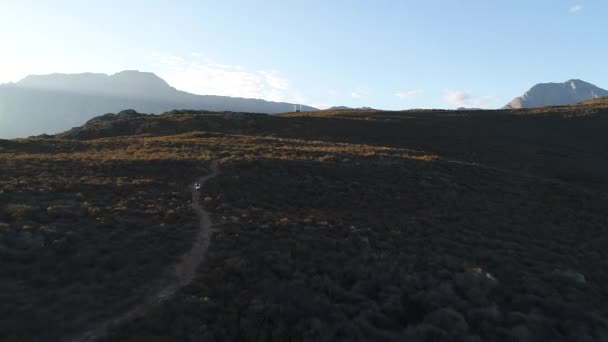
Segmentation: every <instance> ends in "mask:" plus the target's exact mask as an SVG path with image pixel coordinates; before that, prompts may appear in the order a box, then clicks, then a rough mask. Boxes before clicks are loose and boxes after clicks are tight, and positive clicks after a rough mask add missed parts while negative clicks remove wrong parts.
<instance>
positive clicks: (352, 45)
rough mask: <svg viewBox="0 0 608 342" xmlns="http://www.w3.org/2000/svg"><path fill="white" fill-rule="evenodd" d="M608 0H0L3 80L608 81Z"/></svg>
mask: <svg viewBox="0 0 608 342" xmlns="http://www.w3.org/2000/svg"><path fill="white" fill-rule="evenodd" d="M607 17H608V2H607V1H604V0H595V1H591V0H589V1H576V0H575V1H565V0H553V1H549V0H527V1H523V0H514V1H511V0H510V1H507V0H504V1H491V0H484V1H481V0H470V1H464V0H462V1H455V0H453V1H451V0H443V1H438V0H435V1H432V0H431V1H429V0H427V1H405V0H404V1H397V0H393V1H388V0H375V1H371V0H370V1H342V0H337V1H327V0H326V1H317V0H307V1H286V0H283V1H275V0H267V1H244V0H241V1H236V0H232V1H231V0H222V1H219V0H218V1H151V0H147V1H126V0H123V1H108V0H106V1H60V0H59V1H50V0H49V1H28V0H20V1H14V0H0V44H2V47H1V49H0V51H1V52H0V83H2V82H8V81H17V80H19V79H20V78H22V77H23V76H25V75H27V74H43V73H50V72H85V71H90V72H104V73H110V74H111V73H115V72H118V71H121V70H124V69H137V70H142V71H152V72H155V73H157V74H158V75H159V76H161V77H163V78H165V79H166V80H167V81H168V82H169V83H170V84H171V85H173V86H175V87H176V88H178V89H183V90H187V91H191V92H195V93H202V94H219V95H231V96H244V97H261V98H266V99H270V100H288V101H295V102H303V103H306V104H310V105H319V106H321V105H324V106H327V105H349V106H372V107H377V108H386V109H407V108H420V107H424V108H431V107H432V108H454V107H457V106H460V105H462V106H476V107H477V106H480V107H500V106H502V105H504V104H505V103H507V102H508V101H510V100H511V99H512V98H513V97H515V96H518V95H520V94H521V93H523V92H524V91H525V90H527V89H528V88H529V87H530V86H532V85H534V84H535V83H538V82H563V81H566V80H568V79H571V78H580V79H583V80H585V81H588V82H591V83H594V84H596V85H597V86H600V87H603V88H608V67H607V66H606V65H607V64H606V63H607V62H606V59H607V57H608V44H606V37H607V36H608V25H606V18H607Z"/></svg>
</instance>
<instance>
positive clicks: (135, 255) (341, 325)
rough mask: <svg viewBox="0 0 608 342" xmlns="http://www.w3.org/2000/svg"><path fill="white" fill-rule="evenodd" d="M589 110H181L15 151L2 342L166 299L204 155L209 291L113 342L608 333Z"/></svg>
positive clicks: (603, 222)
mask: <svg viewBox="0 0 608 342" xmlns="http://www.w3.org/2000/svg"><path fill="white" fill-rule="evenodd" d="M586 106H590V105H586ZM589 108H591V109H589ZM589 108H586V109H580V110H581V111H593V110H594V111H595V112H593V113H591V114H589V113H587V112H585V113H587V114H585V115H578V114H576V110H578V109H576V110H572V109H571V112H572V113H573V115H571V116H568V115H565V114H564V113H563V112H562V109H554V112H551V113H546V112H544V111H543V110H538V111H535V112H534V111H532V112H530V113H527V114H526V113H523V111H522V112H516V113H510V114H509V113H503V112H491V113H490V114H488V115H487V116H484V115H486V114H485V113H483V112H433V111H429V112H377V111H356V112H348V111H340V112H335V113H333V112H329V113H327V112H326V113H324V112H321V113H318V114H314V115H304V114H297V115H287V116H280V117H266V116H259V115H246V114H243V115H230V116H226V115H222V114H214V113H203V114H199V113H197V112H174V113H168V114H166V115H162V116H160V117H154V116H150V117H135V118H133V119H121V120H120V121H111V118H112V117H111V116H110V117H109V119H107V120H110V121H109V122H113V124H112V125H111V126H112V128H111V129H110V128H108V127H106V126H108V124H107V122H106V121H107V120H106V119H101V120H96V121H94V122H93V123H92V124H91V126H84V127H82V128H80V129H75V130H72V131H70V132H67V133H65V134H62V135H59V136H56V137H41V138H34V139H26V140H14V141H2V142H0V149H1V150H0V173H1V174H2V178H0V262H1V263H2V268H1V269H0V290H1V291H0V296H1V297H2V298H0V301H1V302H2V303H3V305H2V307H1V308H0V310H1V312H0V317H2V318H1V319H0V340H2V341H5V340H6V341H36V340H60V339H61V338H62V337H65V336H68V335H71V334H73V333H77V332H82V331H83V330H85V329H87V328H88V327H90V326H92V325H93V324H94V323H95V322H97V321H99V320H102V319H107V318H109V317H113V315H117V314H119V313H120V312H123V311H124V310H125V308H128V307H130V306H132V305H133V303H136V302H138V301H140V300H141V299H142V298H143V297H145V296H146V295H147V294H148V293H150V292H151V291H153V290H154V289H155V288H156V286H157V285H158V284H160V283H162V282H163V281H164V279H166V275H167V272H166V271H167V269H168V267H170V265H172V264H174V263H175V262H176V260H177V259H178V258H179V256H180V255H181V254H182V253H183V252H184V251H186V250H188V249H189V248H190V246H191V243H192V238H193V236H194V234H195V230H196V229H197V225H198V219H197V217H196V215H195V214H194V211H193V210H192V209H191V207H190V199H191V198H190V193H189V189H188V186H189V184H190V183H191V182H192V181H193V180H194V179H196V178H198V177H200V176H203V175H204V174H205V173H206V172H207V169H206V166H207V165H208V162H209V161H210V160H219V161H220V169H221V174H220V175H219V176H218V177H216V178H213V179H211V180H209V181H208V182H207V183H206V184H205V186H204V187H203V189H202V190H201V193H200V196H201V201H200V203H203V205H204V206H205V208H206V209H207V210H208V211H209V212H210V213H211V214H212V220H213V223H214V231H213V233H212V241H211V244H210V247H209V250H208V252H207V256H206V260H205V262H204V263H203V264H202V265H201V267H200V268H199V270H198V273H197V276H196V278H195V280H194V282H193V283H191V284H189V285H188V286H186V287H185V288H183V289H182V290H180V291H179V292H178V294H177V295H176V296H175V297H174V298H171V299H170V300H168V301H166V302H164V303H163V304H161V305H158V306H156V307H155V308H154V309H152V310H151V311H150V312H147V313H146V314H145V315H143V316H142V317H139V318H137V319H135V320H134V321H132V322H128V323H127V324H124V325H121V326H115V327H113V328H112V330H111V334H110V335H109V336H107V337H106V338H105V340H106V341H259V340H265V341H285V340H291V341H310V340H315V341H336V340H342V341H364V340H365V341H369V340H377V341H403V340H406V341H409V340H412V341H486V340H490V341H533V340H541V341H544V340H555V341H561V340H563V341H569V340H577V341H578V340H589V341H592V340H595V341H603V340H606V339H608V323H607V321H606V320H607V319H608V311H607V308H608V292H607V289H606V286H605V284H606V283H607V282H608V271H607V270H608V267H607V266H608V264H607V263H606V260H608V254H607V253H608V252H607V251H606V248H605V246H606V245H607V244H608V235H607V234H606V228H605V227H606V226H608V212H606V208H608V196H607V195H606V189H608V179H606V178H605V174H607V173H605V172H604V171H606V170H608V168H605V166H606V165H605V164H603V162H602V161H601V160H602V156H603V155H604V154H603V153H605V152H602V151H600V147H601V146H605V145H606V140H605V139H606V138H605V137H604V135H603V133H602V135H599V133H597V132H598V130H600V128H601V127H602V126H601V125H602V124H603V123H604V122H605V116H604V114H602V113H603V112H602V110H603V109H602V108H599V107H598V108H596V107H593V106H591V107H589ZM572 120H575V121H572ZM592 126H597V127H599V128H590V127H592ZM566 127H568V129H569V131H568V132H569V135H568V136H563V135H561V133H563V132H565V129H566ZM604 127H605V126H604ZM484 129H485V130H484ZM602 130H603V128H602ZM481 132H485V133H481ZM515 132H517V134H516V133H515ZM538 132H542V133H538ZM536 133H538V134H536ZM558 133H559V134H558ZM535 134H536V135H535ZM533 136H535V138H532V137H533ZM543 139H544V140H543ZM577 139H578V140H577ZM540 140H543V142H542V144H541V143H539V141H540ZM594 144H597V146H595V145H594ZM596 152H597V154H596V155H595V157H594V158H590V156H589V153H596Z"/></svg>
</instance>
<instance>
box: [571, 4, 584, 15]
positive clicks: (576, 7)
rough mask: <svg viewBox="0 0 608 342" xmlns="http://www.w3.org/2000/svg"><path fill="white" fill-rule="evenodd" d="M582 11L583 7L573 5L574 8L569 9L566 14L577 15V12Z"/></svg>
mask: <svg viewBox="0 0 608 342" xmlns="http://www.w3.org/2000/svg"><path fill="white" fill-rule="evenodd" d="M582 10H583V5H580V4H578V5H574V6H572V7H570V10H569V11H568V12H570V13H578V12H580V11H582Z"/></svg>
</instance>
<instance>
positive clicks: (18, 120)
mask: <svg viewBox="0 0 608 342" xmlns="http://www.w3.org/2000/svg"><path fill="white" fill-rule="evenodd" d="M293 108H294V104H292V103H286V102H271V101H265V100H261V99H249V98H240V97H229V96H215V95H196V94H192V93H188V92H185V91H180V90H177V89H175V88H174V87H172V86H170V85H169V84H168V83H167V82H165V81H164V80H163V79H162V78H160V77H158V76H157V75H155V74H154V73H150V72H140V71H135V70H127V71H122V72H119V73H116V74H113V75H106V74H100V73H81V74H49V75H30V76H27V77H25V78H24V79H22V80H21V81H19V82H16V83H9V84H3V85H0V138H16V137H26V136H30V135H37V134H42V133H49V134H52V133H57V132H61V131H65V130H67V129H70V128H71V127H74V126H79V125H82V124H83V123H84V122H86V121H87V120H89V119H91V118H93V117H95V116H98V115H101V114H105V113H117V112H120V111H122V110H124V109H134V110H136V111H138V112H140V113H149V114H160V113H163V112H167V111H170V110H173V109H192V110H209V111H234V112H251V113H267V114H275V113H284V112H291V111H293ZM302 110H303V111H317V110H318V109H317V108H313V107H309V106H302Z"/></svg>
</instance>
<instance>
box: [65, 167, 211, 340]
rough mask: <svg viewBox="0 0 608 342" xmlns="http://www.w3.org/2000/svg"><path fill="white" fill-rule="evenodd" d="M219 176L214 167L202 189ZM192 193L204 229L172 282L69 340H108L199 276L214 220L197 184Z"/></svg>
mask: <svg viewBox="0 0 608 342" xmlns="http://www.w3.org/2000/svg"><path fill="white" fill-rule="evenodd" d="M218 174H219V170H218V166H217V162H216V161H213V162H212V163H211V173H210V174H208V175H207V176H204V177H201V178H199V179H198V182H199V183H200V185H201V188H202V187H203V186H204V184H205V182H207V181H208V180H209V179H210V178H213V177H215V176H217V175H218ZM190 189H191V190H190V191H191V192H192V208H193V209H194V211H195V212H196V214H197V215H198V217H199V219H200V229H199V231H198V233H197V235H196V240H195V241H194V244H193V245H192V248H191V249H190V250H189V251H188V252H186V254H184V255H183V256H182V260H181V261H180V262H179V263H178V264H176V265H174V267H173V274H172V277H171V280H170V281H169V282H168V283H166V284H165V285H164V286H163V287H161V288H160V289H159V290H158V291H156V292H154V293H153V294H152V295H150V296H148V297H147V298H145V299H144V300H143V301H142V302H141V303H140V304H137V305H135V306H134V307H132V308H131V309H129V310H128V311H126V312H123V313H121V314H119V315H117V316H116V317H114V318H111V319H108V320H106V321H103V322H100V323H99V324H97V325H95V326H94V327H92V328H91V329H89V330H87V331H86V332H84V333H82V334H81V335H79V336H76V337H71V338H69V339H66V341H70V342H92V341H95V340H97V339H99V338H101V337H103V336H105V335H106V334H107V332H108V330H109V328H111V327H114V326H118V325H120V324H122V323H125V322H127V321H130V320H133V319H135V318H137V317H140V316H143V315H144V314H145V313H146V312H147V311H148V310H149V309H151V308H152V307H153V306H155V305H158V304H159V303H161V302H163V301H165V300H167V299H169V298H171V297H172V296H173V295H174V294H175V293H176V292H177V291H178V290H179V289H181V288H182V287H184V286H186V285H188V284H189V283H190V282H191V281H192V280H193V279H194V275H195V274H196V269H197V268H198V266H199V265H200V264H201V263H202V262H203V260H204V259H205V254H206V253H207V249H208V248H209V242H210V239H211V226H212V222H211V218H210V217H209V213H207V211H205V209H203V208H202V206H201V205H200V203H199V201H200V196H199V192H198V191H196V190H195V189H194V183H193V184H192V185H191V186H190ZM199 191H200V190H199Z"/></svg>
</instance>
